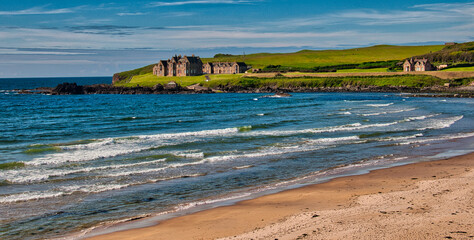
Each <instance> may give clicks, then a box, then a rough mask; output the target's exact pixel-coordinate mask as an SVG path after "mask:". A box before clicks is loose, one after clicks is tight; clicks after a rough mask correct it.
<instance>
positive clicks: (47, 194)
mask: <svg viewBox="0 0 474 240" xmlns="http://www.w3.org/2000/svg"><path fill="white" fill-rule="evenodd" d="M63 195H64V193H63V192H56V191H44V192H24V193H16V194H11V195H3V196H0V203H14V202H24V201H32V200H39V199H44V198H53V197H59V196H63Z"/></svg>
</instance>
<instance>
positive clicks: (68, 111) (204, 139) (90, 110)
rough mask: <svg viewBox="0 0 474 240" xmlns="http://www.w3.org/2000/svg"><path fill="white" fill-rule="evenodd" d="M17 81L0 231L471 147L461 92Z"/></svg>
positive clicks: (63, 226)
mask: <svg viewBox="0 0 474 240" xmlns="http://www.w3.org/2000/svg"><path fill="white" fill-rule="evenodd" d="M23 81H24V82H23V83H22V80H15V84H13V83H12V80H4V79H0V108H1V109H3V113H2V114H1V115H0V129H1V135H0V164H2V165H0V166H2V169H0V182H1V185H0V212H1V213H2V214H1V215H0V221H1V223H2V224H1V227H0V238H8V239H36V238H45V237H55V236H62V235H64V234H67V233H69V232H73V231H77V230H80V229H85V228H89V227H92V226H95V225H97V224H98V223H100V222H104V221H116V220H120V219H125V218H131V217H134V216H138V215H142V214H147V213H151V212H155V213H159V212H165V211H176V210H178V209H183V208H188V207H190V206H195V205H197V204H200V203H203V202H204V203H206V202H207V203H209V202H213V201H223V200H226V199H229V198H232V197H229V196H236V195H235V194H236V193H239V194H237V195H238V196H245V195H246V194H248V192H258V191H260V190H262V191H263V190H264V189H267V188H268V187H269V186H272V187H276V188H278V186H280V185H279V184H282V183H288V182H291V181H294V180H295V179H302V178H303V177H307V176H318V175H317V174H321V173H325V172H327V171H334V169H342V168H351V167H353V166H354V167H355V166H359V165H360V164H361V163H369V164H370V163H372V162H377V163H393V162H397V161H399V160H406V159H407V158H412V159H414V158H420V156H430V155H436V154H440V155H439V156H442V154H443V153H444V154H448V152H449V150H451V151H452V150H453V149H455V150H456V149H457V150H459V151H472V146H471V145H468V146H467V145H466V142H467V143H472V139H473V138H474V124H473V122H474V121H473V120H474V114H473V113H472V112H473V111H471V109H472V108H473V106H474V100H472V99H437V98H408V97H406V95H403V94H385V93H300V94H293V96H292V97H289V98H261V96H262V95H263V94H200V95H78V96H47V95H18V94H15V93H14V92H11V91H8V90H11V89H16V88H32V87H31V86H30V85H31V82H33V83H34V86H35V87H37V86H41V85H40V84H41V83H38V82H35V81H31V80H23ZM44 81H46V80H44ZM48 81H51V82H48V84H50V85H52V86H54V85H56V84H57V83H60V82H65V81H69V82H71V81H75V82H78V83H81V81H84V82H87V84H91V83H103V82H107V81H110V78H96V79H87V78H86V79H61V80H58V79H56V82H55V79H52V80H51V79H49V80H48ZM82 84H84V83H82ZM12 85H15V86H12ZM18 86H20V87H18ZM21 86H23V87H21ZM6 163H14V164H15V165H16V166H17V167H16V168H10V167H8V166H7V165H6ZM23 165H24V166H23ZM312 180H314V178H313V179H312ZM282 185H284V184H282ZM32 209H34V210H33V211H32Z"/></svg>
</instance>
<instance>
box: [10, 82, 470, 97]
mask: <svg viewBox="0 0 474 240" xmlns="http://www.w3.org/2000/svg"><path fill="white" fill-rule="evenodd" d="M10 91H11V92H15V93H18V94H43V95H94V94H119V95H136V94H144V95H153V94H155V95H156V94H216V93H262V94H270V93H275V94H278V93H399V94H407V97H440V98H473V97H474V85H472V86H461V87H442V86H432V87H424V88H416V87H406V86H365V87H361V86H345V87H315V88H313V87H302V86H295V87H291V88H285V87H244V86H240V85H225V86H219V87H217V88H208V87H202V86H196V85H192V86H186V87H182V86H180V85H178V84H175V86H173V87H167V86H163V85H161V84H157V85H156V86H154V87H144V86H138V85H137V86H135V87H119V86H114V85H109V84H94V85H84V86H82V85H77V84H76V83H63V84H59V85H58V86H56V87H54V88H51V87H40V88H35V89H17V90H10Z"/></svg>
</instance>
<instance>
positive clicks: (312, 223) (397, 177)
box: [90, 154, 474, 240]
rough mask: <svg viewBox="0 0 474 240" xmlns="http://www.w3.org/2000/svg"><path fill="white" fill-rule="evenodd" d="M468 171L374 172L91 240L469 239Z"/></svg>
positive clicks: (472, 204)
mask: <svg viewBox="0 0 474 240" xmlns="http://www.w3.org/2000/svg"><path fill="white" fill-rule="evenodd" d="M473 165H474V154H468V155H464V156H459V157H454V158H450V159H447V160H438V161H432V162H420V163H415V164H409V165H404V166H398V167H393V168H387V169H381V170H375V171H372V172H370V173H368V174H364V175H358V176H349V177H341V178H336V179H334V180H331V181H329V182H326V183H322V184H316V185H310V186H306V187H302V188H298V189H293V190H288V191H284V192H280V193H277V194H272V195H267V196H263V197H259V198H256V199H252V200H247V201H242V202H239V203H238V204H236V205H233V206H227V207H219V208H215V209H211V210H205V211H202V212H198V213H194V214H190V215H186V216H182V217H176V218H173V219H170V220H166V221H163V222H161V223H159V224H157V225H156V226H152V227H147V228H141V229H132V230H126V231H121V232H114V233H111V234H106V235H100V236H96V237H93V238H90V239H97V240H105V239H219V238H222V239H472V238H474V217H473V215H474V185H473V184H474V169H473Z"/></svg>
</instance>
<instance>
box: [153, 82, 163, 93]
mask: <svg viewBox="0 0 474 240" xmlns="http://www.w3.org/2000/svg"><path fill="white" fill-rule="evenodd" d="M164 89H165V87H163V85H161V84H159V83H158V84H156V85H155V86H153V91H155V92H161V91H163V90H164Z"/></svg>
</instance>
